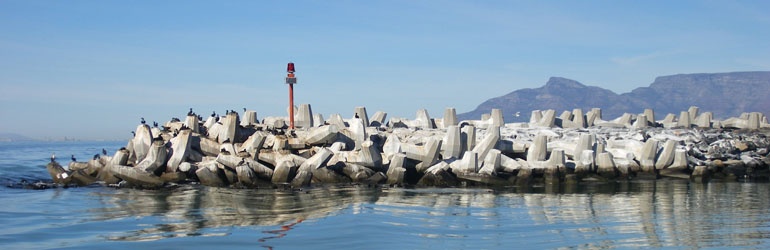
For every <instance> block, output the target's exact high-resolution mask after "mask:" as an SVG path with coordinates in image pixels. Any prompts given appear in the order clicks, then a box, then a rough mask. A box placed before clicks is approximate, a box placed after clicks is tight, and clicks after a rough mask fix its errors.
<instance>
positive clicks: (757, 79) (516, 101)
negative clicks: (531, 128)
mask: <svg viewBox="0 0 770 250" xmlns="http://www.w3.org/2000/svg"><path fill="white" fill-rule="evenodd" d="M690 106H698V107H699V108H700V110H702V111H711V112H713V114H714V117H715V118H726V117H732V116H738V115H740V114H741V113H743V112H752V111H757V112H762V113H765V114H767V113H769V112H770V71H746V72H727V73H694V74H676V75H667V76H658V77H656V78H655V80H654V81H653V82H652V83H651V84H650V85H649V86H646V87H639V88H636V89H633V90H631V91H630V92H627V93H622V94H617V93H615V92H613V91H611V90H608V89H604V88H601V87H597V86H588V85H584V84H582V83H580V82H578V81H576V80H572V79H568V78H564V77H556V76H554V77H550V78H549V79H548V81H547V82H546V84H545V85H543V86H541V87H539V88H524V89H518V90H514V91H512V92H510V93H508V94H506V95H503V96H499V97H495V98H491V99H488V100H486V101H484V102H482V103H481V104H479V105H478V106H477V107H476V109H474V110H472V111H470V112H466V113H462V114H458V119H460V120H469V119H479V117H481V115H482V114H484V113H489V112H490V111H491V110H492V109H493V108H498V109H501V110H502V111H503V114H504V115H503V116H504V119H505V121H506V122H525V121H529V116H530V113H531V111H532V110H545V109H554V110H556V111H557V114H558V113H560V112H562V111H565V110H569V111H571V110H573V109H575V108H580V109H583V110H588V109H591V108H601V109H602V113H603V116H604V117H605V118H614V117H617V116H620V115H622V114H623V113H641V112H642V111H643V110H644V109H645V108H652V109H653V110H655V113H656V118H658V119H660V118H662V117H663V116H665V115H666V114H668V113H673V114H677V115H678V114H679V112H680V111H683V110H687V108H689V107H690ZM516 112H519V113H520V114H521V116H519V117H516V116H514V115H513V114H514V113H516Z"/></svg>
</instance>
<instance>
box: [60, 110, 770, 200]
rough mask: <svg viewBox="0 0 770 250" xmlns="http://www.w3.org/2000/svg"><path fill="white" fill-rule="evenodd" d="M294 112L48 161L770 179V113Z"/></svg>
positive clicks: (342, 175)
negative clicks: (525, 117)
mask: <svg viewBox="0 0 770 250" xmlns="http://www.w3.org/2000/svg"><path fill="white" fill-rule="evenodd" d="M294 113H295V117H294V118H295V125H296V129H289V128H288V126H287V123H288V122H287V117H266V118H264V119H262V120H261V121H258V120H257V113H256V112H255V111H251V110H245V109H244V112H243V114H239V113H238V112H235V111H227V113H226V114H225V115H222V116H220V115H216V114H212V115H211V116H210V117H208V118H207V119H205V121H204V119H203V117H202V116H199V115H197V114H195V113H193V112H192V110H190V112H189V113H188V114H187V116H186V117H185V119H184V120H181V119H176V118H174V119H172V120H171V121H169V122H167V123H165V124H164V125H163V126H159V125H157V124H154V125H152V126H151V125H149V124H145V122H144V121H142V123H141V124H139V126H137V128H136V130H135V136H134V137H133V138H132V139H130V140H129V141H128V144H127V145H126V147H124V148H121V149H119V150H117V151H116V152H115V153H114V154H112V155H108V154H107V152H103V153H102V154H97V155H94V158H93V159H91V160H89V161H87V162H78V161H72V162H70V163H69V164H68V166H67V168H64V167H63V166H61V165H60V164H59V163H58V162H57V161H56V159H55V158H54V157H52V159H51V162H50V163H49V164H48V165H47V166H46V169H47V170H48V172H49V174H50V175H51V178H52V179H53V183H54V184H55V185H56V186H88V185H108V186H117V187H135V188H160V187H164V186H169V185H177V184H202V185H206V186H213V187H234V188H262V187H276V186H284V187H291V188H300V187H306V186H312V185H317V184H326V183H365V184H383V185H397V186H439V187H451V186H476V185H479V186H502V187H504V186H514V185H516V186H531V185H537V184H542V183H544V184H556V185H558V184H560V183H578V182H587V181H619V180H633V179H651V180H655V179H659V178H685V179H690V180H691V181H693V182H707V181H710V180H728V181H737V180H770V169H769V168H768V165H769V164H770V162H769V161H768V157H767V156H768V149H770V141H768V138H767V133H768V131H770V129H769V128H770V125H769V124H768V123H767V118H766V117H765V116H764V115H763V114H761V113H757V112H753V113H744V114H743V115H741V116H740V117H733V118H728V119H725V120H716V119H714V118H713V114H711V113H710V112H704V113H702V114H699V112H698V108H697V107H691V108H690V109H689V110H687V111H682V112H681V113H680V114H679V115H678V116H677V115H674V114H667V115H666V116H665V118H664V119H662V120H655V114H654V112H653V110H651V109H647V110H645V111H644V112H643V113H641V114H631V113H626V114H624V115H622V116H620V117H617V118H615V119H612V120H604V119H602V115H601V110H600V109H592V110H590V111H588V112H585V113H584V112H583V111H582V110H580V109H575V110H572V111H564V112H562V113H561V114H560V115H559V116H556V111H555V110H545V111H539V110H535V111H532V115H531V118H530V121H529V122H528V123H507V124H506V123H504V122H503V121H504V120H503V114H502V112H501V111H500V110H497V109H493V110H491V113H489V114H485V115H483V116H482V117H481V119H479V120H466V121H457V118H456V117H457V116H456V111H455V110H454V109H453V108H447V109H446V111H445V112H444V116H443V118H431V117H430V116H429V114H428V112H427V111H426V110H418V111H417V115H416V117H415V118H414V119H405V118H391V119H390V120H386V117H387V114H386V113H384V112H376V113H374V115H372V117H371V119H370V118H369V116H368V114H367V111H366V108H364V107H356V108H355V109H354V115H353V117H352V118H350V119H343V118H342V116H341V115H339V114H332V115H331V116H329V117H328V119H324V118H323V116H322V115H320V114H313V113H312V110H311V107H310V105H309V104H303V105H300V106H299V107H298V108H295V112H294Z"/></svg>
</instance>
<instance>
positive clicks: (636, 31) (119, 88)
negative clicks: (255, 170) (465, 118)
mask: <svg viewBox="0 0 770 250" xmlns="http://www.w3.org/2000/svg"><path fill="white" fill-rule="evenodd" d="M768 9H770V2H767V1H449V0H447V1H398V0H394V1H301V0H300V1H290V2H279V1H276V2H269V1H225V2H213V1H77V0H75V1H23V0H18V1H17V0H2V1H0V116H2V117H3V119H2V121H3V122H2V123H0V133H17V134H21V135H24V136H27V137H32V138H36V139H45V138H64V137H67V138H76V139H83V140H100V139H118V140H119V139H127V138H129V137H130V136H131V134H130V131H132V130H134V129H135V128H136V126H137V125H138V124H139V120H140V118H141V117H144V118H145V119H146V120H147V121H148V122H150V123H151V122H152V121H157V122H159V123H164V122H166V121H168V120H170V119H171V118H172V117H180V118H181V117H183V116H184V115H185V114H186V113H187V111H188V109H189V108H193V109H194V111H195V112H197V113H198V114H200V115H202V116H204V117H205V116H208V115H209V114H211V112H212V111H216V112H217V113H220V114H222V113H224V112H225V110H230V109H234V110H236V111H241V110H242V108H248V109H250V110H256V111H257V114H258V117H259V118H260V119H261V118H264V117H266V116H286V115H287V114H286V110H287V106H288V104H287V95H288V93H287V92H288V90H287V87H286V85H285V84H284V83H283V77H284V76H285V69H286V63H288V62H290V61H291V62H294V63H295V64H296V67H297V72H296V74H297V78H298V84H297V85H296V86H295V99H296V101H295V104H302V103H309V104H311V105H312V109H313V112H314V113H322V114H323V115H324V117H325V118H328V116H329V115H330V114H333V113H339V114H341V115H342V116H343V117H345V118H349V117H352V116H353V109H354V108H355V107H357V106H365V107H366V108H367V110H368V111H369V112H371V113H372V114H373V113H374V112H376V111H378V110H379V111H384V112H387V113H388V118H391V117H406V118H413V117H414V115H415V112H416V111H417V110H418V109H422V108H424V109H427V110H428V112H429V114H430V115H431V116H433V117H441V116H442V115H443V111H444V109H445V108H446V107H454V108H456V109H457V112H458V113H463V112H468V111H471V110H473V109H474V108H475V107H476V106H477V105H479V104H480V103H481V102H483V101H485V100H487V99H490V98H493V97H498V96H501V95H505V94H507V93H509V92H511V91H514V90H517V89H521V88H536V87H539V86H542V85H543V84H545V82H546V81H548V79H549V78H550V77H552V76H558V77H564V78H569V79H573V80H576V81H579V82H581V83H583V84H585V85H592V86H599V87H602V88H606V89H609V90H612V91H614V92H616V93H625V92H628V91H631V90H633V89H635V88H638V87H644V86H648V85H649V84H650V83H652V82H653V81H654V78H655V77H657V76H663V75H672V74H680V73H717V72H735V71H767V70H770V47H769V46H767V44H768V43H767V41H768V40H770V39H769V38H770V15H767V14H766V10H768Z"/></svg>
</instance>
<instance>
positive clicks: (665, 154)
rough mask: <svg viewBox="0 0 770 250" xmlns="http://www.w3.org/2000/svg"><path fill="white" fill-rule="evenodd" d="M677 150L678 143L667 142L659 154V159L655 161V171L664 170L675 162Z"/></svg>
mask: <svg viewBox="0 0 770 250" xmlns="http://www.w3.org/2000/svg"><path fill="white" fill-rule="evenodd" d="M675 149H676V142H675V141H673V140H668V141H666V143H665V145H664V146H663V149H662V150H661V151H660V153H658V158H657V159H656V160H655V169H664V168H667V167H668V166H670V165H671V163H673V162H674V150H675Z"/></svg>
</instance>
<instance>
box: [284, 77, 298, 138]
mask: <svg viewBox="0 0 770 250" xmlns="http://www.w3.org/2000/svg"><path fill="white" fill-rule="evenodd" d="M286 72H287V74H286V84H288V85H289V128H290V129H294V84H295V83H297V78H296V77H294V63H293V62H289V64H287V65H286Z"/></svg>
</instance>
